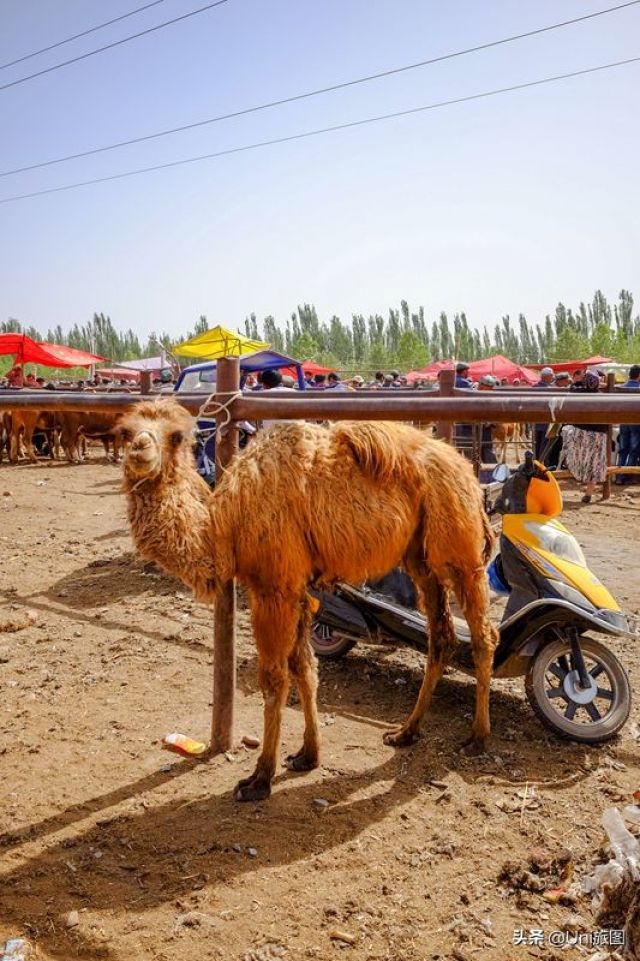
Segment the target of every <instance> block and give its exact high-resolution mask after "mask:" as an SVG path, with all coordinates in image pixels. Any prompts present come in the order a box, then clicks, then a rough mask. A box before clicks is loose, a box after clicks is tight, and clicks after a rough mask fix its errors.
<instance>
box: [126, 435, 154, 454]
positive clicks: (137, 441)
mask: <svg viewBox="0 0 640 961" xmlns="http://www.w3.org/2000/svg"><path fill="white" fill-rule="evenodd" d="M152 443H153V438H152V436H151V434H149V433H148V432H147V431H144V432H143V433H141V434H138V435H137V436H136V437H135V438H134V440H133V443H132V445H131V447H132V449H133V450H142V449H143V448H145V447H150V446H151V444H152Z"/></svg>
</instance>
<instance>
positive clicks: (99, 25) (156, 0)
mask: <svg viewBox="0 0 640 961" xmlns="http://www.w3.org/2000/svg"><path fill="white" fill-rule="evenodd" d="M164 2H165V0H152V2H151V3H145V5H144V6H143V7H136V9H135V10H130V11H129V13H123V14H122V15H121V16H120V17H114V18H113V20H105V22H104V23H97V24H96V25H95V27H89V29H88V30H83V31H82V33H74V35H73V36H72V37H67V38H66V39H65V40H58V42H57V43H50V44H49V46H48V47H42V48H41V49H40V50H34V51H33V53H25V55H24V57H18V59H17V60H10V61H9V62H8V63H0V70H6V69H7V67H15V65H16V64H17V63H24V61H25V60H31V58H32V57H39V56H40V54H41V53H47V52H48V51H49V50H55V49H56V48H57V47H63V46H64V45H65V43H71V41H72V40H79V39H80V37H86V36H87V34H89V33H95V32H96V30H102V28H103V27H110V26H111V24H112V23H119V22H120V20H126V19H127V17H133V16H134V14H136V13H142V11H143V10H148V9H149V7H157V6H158V4H159V3H164Z"/></svg>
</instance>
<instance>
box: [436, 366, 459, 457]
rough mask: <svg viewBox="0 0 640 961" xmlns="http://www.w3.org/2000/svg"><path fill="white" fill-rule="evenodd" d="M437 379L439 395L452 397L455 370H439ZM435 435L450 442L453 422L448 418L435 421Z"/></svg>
mask: <svg viewBox="0 0 640 961" xmlns="http://www.w3.org/2000/svg"><path fill="white" fill-rule="evenodd" d="M438 381H439V384H440V396H441V397H453V396H454V395H453V388H454V384H455V382H456V372H455V370H441V371H440V374H439V377H438ZM436 437H438V438H440V440H444V441H446V442H447V444H450V443H451V442H452V439H453V424H452V423H451V421H450V420H439V421H438V422H437V423H436Z"/></svg>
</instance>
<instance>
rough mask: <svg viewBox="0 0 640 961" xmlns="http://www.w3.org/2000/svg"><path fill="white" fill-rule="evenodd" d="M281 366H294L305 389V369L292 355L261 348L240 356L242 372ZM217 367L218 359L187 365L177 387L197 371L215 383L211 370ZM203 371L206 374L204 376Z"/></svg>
mask: <svg viewBox="0 0 640 961" xmlns="http://www.w3.org/2000/svg"><path fill="white" fill-rule="evenodd" d="M281 367H290V368H293V369H294V370H295V372H296V376H297V379H298V387H299V388H300V390H305V387H306V384H305V379H304V371H303V370H302V364H301V363H300V361H297V360H294V359H293V358H292V357H287V356H286V355H285V354H279V353H278V351H277V350H259V351H257V352H256V353H255V354H245V355H244V356H243V357H240V372H241V374H253V373H256V372H257V371H261V370H278V369H279V368H281ZM216 368H217V361H215V360H205V361H203V362H202V363H201V364H191V365H190V366H189V367H185V368H184V370H182V371H181V372H180V376H179V378H178V381H177V383H176V386H175V389H176V390H177V391H179V390H180V385H181V384H182V382H183V381H184V379H185V377H187V376H188V375H189V374H195V373H199V374H200V378H199V379H200V380H202V381H209V382H211V383H214V382H215V374H213V376H211V373H209V372H214V371H215V370H216ZM202 373H204V374H205V376H204V377H203V376H202ZM207 373H209V376H208V377H207V376H206V374H207ZM190 379H192V378H190Z"/></svg>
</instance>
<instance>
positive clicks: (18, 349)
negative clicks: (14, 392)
mask: <svg viewBox="0 0 640 961" xmlns="http://www.w3.org/2000/svg"><path fill="white" fill-rule="evenodd" d="M0 354H15V357H16V359H15V363H16V364H29V363H32V364H40V365H41V366H42V367H90V366H91V364H97V363H99V362H100V361H102V360H104V359H105V358H104V357H100V356H99V355H98V354H87V353H86V352H85V351H84V350H76V349H75V347H62V346H60V345H59V344H46V343H39V342H38V341H35V340H32V339H31V337H27V335H26V334H0Z"/></svg>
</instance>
